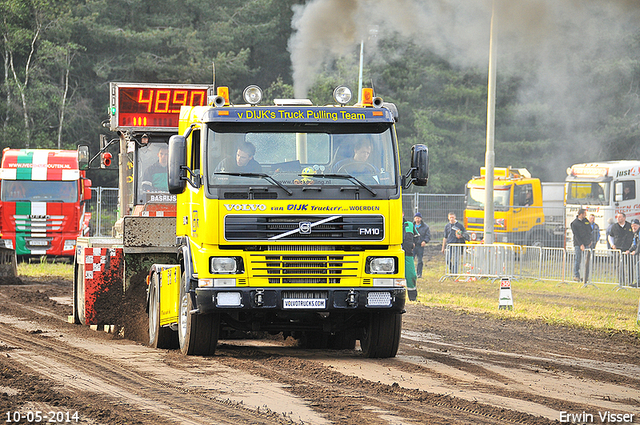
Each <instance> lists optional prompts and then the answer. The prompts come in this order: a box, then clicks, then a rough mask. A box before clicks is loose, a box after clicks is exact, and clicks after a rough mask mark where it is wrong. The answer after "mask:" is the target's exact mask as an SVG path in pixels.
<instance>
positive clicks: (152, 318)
mask: <svg viewBox="0 0 640 425" xmlns="http://www.w3.org/2000/svg"><path fill="white" fill-rule="evenodd" d="M149 285H150V286H149V345H150V346H151V347H153V348H174V347H175V346H176V337H177V335H176V332H175V331H172V330H171V328H168V327H162V326H160V278H159V277H158V274H157V273H154V274H153V278H152V279H151V283H150V284H149Z"/></svg>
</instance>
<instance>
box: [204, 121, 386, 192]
mask: <svg viewBox="0 0 640 425" xmlns="http://www.w3.org/2000/svg"><path fill="white" fill-rule="evenodd" d="M223 130H225V131H223ZM231 130H232V129H231V128H229V129H227V128H224V129H223V128H217V127H210V130H209V132H208V134H207V141H206V144H207V147H206V152H207V161H208V164H207V170H208V172H207V174H208V176H207V177H208V183H209V185H210V186H212V185H213V186H216V185H238V186H242V185H254V184H255V179H254V180H253V181H251V180H250V177H247V176H238V175H230V174H228V173H236V174H237V173H239V172H240V173H241V172H249V173H251V172H252V173H256V172H261V173H264V174H267V175H268V176H270V177H273V178H274V179H277V180H278V181H279V182H280V183H282V184H284V185H287V186H294V187H300V186H303V185H309V184H318V185H322V186H323V187H325V188H328V187H331V186H336V187H344V186H345V185H353V184H355V183H353V182H352V181H350V180H348V179H345V178H337V177H335V176H334V177H331V176H330V175H331V174H340V175H344V176H345V177H351V176H353V177H356V178H357V179H359V180H361V181H362V182H364V183H365V184H367V185H373V186H375V185H395V184H396V174H397V173H396V170H395V165H394V164H395V160H394V158H395V156H394V155H395V153H394V148H393V141H392V135H391V131H390V130H389V129H388V128H387V129H386V130H385V129H378V131H377V132H371V131H369V130H370V129H364V130H361V132H353V133H350V132H348V131H349V130H350V129H347V131H346V132H335V133H330V132H313V131H311V130H313V128H310V129H306V128H300V127H295V126H292V127H291V128H288V127H282V126H281V127H279V128H277V129H273V131H269V130H270V129H268V128H265V131H262V132H257V131H255V128H252V129H251V131H247V132H242V128H241V127H240V126H235V127H234V128H233V132H232V131H231ZM303 130H305V131H304V132H303ZM351 130H353V129H351ZM382 130H384V131H382ZM353 131H357V130H353ZM380 131H381V132H380ZM243 146H244V147H246V149H245V148H243ZM240 154H241V155H240ZM238 155H240V156H242V158H240V157H239V156H238ZM245 157H246V158H245ZM240 159H243V161H240ZM246 161H249V162H250V163H251V164H252V165H251V166H249V165H246V164H245V163H244V162H246ZM241 162H242V163H241ZM258 166H259V169H258ZM258 170H259V171H258ZM223 173H227V174H223ZM301 174H302V175H301ZM324 174H326V175H327V177H326V178H325V177H323V176H321V175H324ZM314 175H316V176H317V178H314V177H313V176H314Z"/></svg>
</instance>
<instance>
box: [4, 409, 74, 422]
mask: <svg viewBox="0 0 640 425" xmlns="http://www.w3.org/2000/svg"><path fill="white" fill-rule="evenodd" d="M6 415H7V416H6V418H7V419H6V420H5V423H20V422H22V423H24V422H26V423H35V424H37V423H50V424H61V423H74V422H78V421H79V420H80V415H78V412H62V411H60V412H54V411H50V412H41V411H39V410H36V411H31V410H30V411H28V412H24V413H23V412H17V411H15V412H7V413H6Z"/></svg>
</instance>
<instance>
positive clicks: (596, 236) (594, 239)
mask: <svg viewBox="0 0 640 425" xmlns="http://www.w3.org/2000/svg"><path fill="white" fill-rule="evenodd" d="M589 225H590V226H591V249H595V248H596V245H597V244H598V241H599V240H600V226H598V223H596V216H595V215H594V214H590V215H589Z"/></svg>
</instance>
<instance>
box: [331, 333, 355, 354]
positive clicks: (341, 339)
mask: <svg viewBox="0 0 640 425" xmlns="http://www.w3.org/2000/svg"><path fill="white" fill-rule="evenodd" d="M329 348H332V349H334V350H353V349H354V348H356V332H355V330H353V329H347V330H345V331H340V332H336V333H335V334H333V335H331V336H329Z"/></svg>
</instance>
